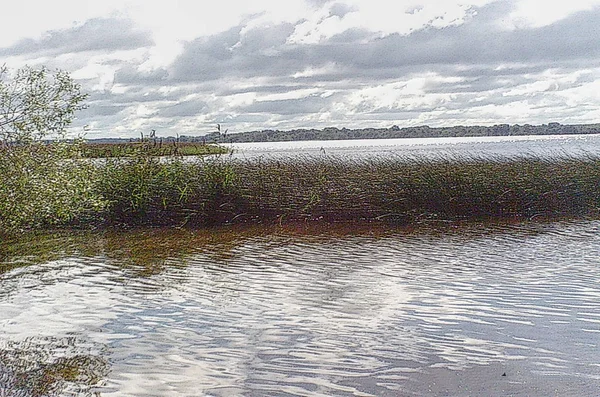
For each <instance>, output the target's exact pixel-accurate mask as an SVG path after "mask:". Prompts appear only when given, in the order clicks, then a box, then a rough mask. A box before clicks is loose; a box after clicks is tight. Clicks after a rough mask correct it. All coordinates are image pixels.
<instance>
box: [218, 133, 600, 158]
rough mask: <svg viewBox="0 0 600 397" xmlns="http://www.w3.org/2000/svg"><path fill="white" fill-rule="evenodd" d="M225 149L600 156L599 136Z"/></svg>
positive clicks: (244, 152)
mask: <svg viewBox="0 0 600 397" xmlns="http://www.w3.org/2000/svg"><path fill="white" fill-rule="evenodd" d="M226 146H227V147H229V148H231V149H233V151H234V153H233V157H234V158H241V159H244V158H247V159H252V158H255V157H282V156H283V157H289V156H297V155H302V156H306V155H308V156H321V155H324V154H325V155H332V156H337V157H343V158H356V157H372V156H376V157H381V156H409V157H435V156H440V155H442V156H443V155H447V156H457V155H458V156H464V155H473V156H482V157H485V156H515V155H522V156H532V155H535V156H556V155H564V154H569V155H586V154H596V155H600V134H590V135H535V136H534V135H530V136H489V137H460V138H414V139H360V140H341V141H295V142H252V143H232V144H226Z"/></svg>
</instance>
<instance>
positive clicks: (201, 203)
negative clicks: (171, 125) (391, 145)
mask: <svg viewBox="0 0 600 397" xmlns="http://www.w3.org/2000/svg"><path fill="white" fill-rule="evenodd" d="M70 161H74V160H70ZM86 164H87V165H85V166H84V165H83V163H81V164H76V163H70V164H69V166H68V167H66V168H61V167H57V166H54V167H55V168H52V167H50V166H48V167H50V168H51V171H48V172H50V174H49V175H52V176H53V177H52V178H47V177H46V176H47V175H46V174H42V175H41V176H40V177H36V178H37V179H36V181H38V182H36V183H37V185H35V184H33V185H32V182H31V181H30V180H29V179H27V178H25V183H24V184H20V185H19V183H21V182H19V181H20V179H19V178H17V182H15V181H12V180H11V179H10V178H9V179H8V181H9V182H10V183H12V186H14V187H15V189H16V191H17V193H11V192H12V191H11V189H6V181H7V179H6V177H5V176H4V177H0V179H1V178H4V179H3V180H2V183H4V188H1V187H0V195H2V194H3V195H4V196H6V195H7V194H13V196H11V197H17V201H16V203H17V204H14V205H13V207H14V208H13V207H11V206H10V205H6V204H4V206H3V207H2V208H1V209H0V224H1V225H2V227H3V229H4V230H10V228H11V227H13V229H14V227H15V225H16V226H18V227H20V228H32V227H33V228H35V227H44V226H56V225H63V226H72V225H78V226H83V227H88V226H102V225H122V226H136V225H146V226H210V225H220V224H226V223H244V222H248V223H270V224H276V223H279V224H281V223H287V222H296V221H315V220H316V221H325V222H347V221H350V222H354V221H357V222H391V223H397V224H416V223H422V222H429V221H461V220H474V219H478V220H486V219H487V220H493V219H535V218H538V217H544V218H565V217H567V218H569V217H583V216H597V215H598V213H599V211H598V210H599V208H600V189H599V186H600V184H599V183H600V157H597V156H592V155H589V156H586V157H569V156H564V155H557V156H554V157H550V156H548V157H533V156H523V157H510V158H506V157H492V158H489V157H486V158H482V157H475V156H463V157H458V156H451V157H443V156H440V157H437V158H433V159H431V158H428V159H423V158H416V157H382V158H366V159H342V158H336V157H329V156H319V157H290V158H259V159H254V160H236V159H232V158H229V157H217V158H210V159H208V158H201V159H198V160H196V161H192V162H188V161H184V160H183V159H182V158H179V157H176V158H168V159H164V158H163V159H158V158H156V157H153V156H135V157H131V158H119V159H107V160H105V161H102V162H100V163H93V166H92V167H91V168H90V166H89V164H92V163H90V162H87V163H86ZM73 170H77V172H76V173H75V174H71V173H72V172H74V171H73ZM20 172H21V171H20ZM23 172H24V171H23ZM44 172H45V171H44ZM42 177H43V178H42ZM70 178H71V179H73V180H70ZM40 180H44V181H46V182H44V183H41V182H39V181H40ZM34 185H35V186H34ZM0 186H2V185H0ZM28 189H33V191H34V192H35V197H33V198H30V197H29V196H30V195H31V191H32V190H28ZM15 194H16V195H15ZM5 200H6V198H5ZM28 200H33V202H34V204H35V205H33V206H32V207H31V210H29V209H28V210H27V211H22V208H21V207H23V206H25V207H23V208H27V207H26V205H28V204H27V201H28ZM46 201H47V202H48V204H46V205H45V206H44V205H42V204H44V203H46ZM36 209H37V212H36ZM44 211H45V212H44ZM7 214H8V216H7ZM22 214H24V215H22ZM11 221H12V223H10V222H11Z"/></svg>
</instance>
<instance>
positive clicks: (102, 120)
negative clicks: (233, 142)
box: [0, 0, 600, 138]
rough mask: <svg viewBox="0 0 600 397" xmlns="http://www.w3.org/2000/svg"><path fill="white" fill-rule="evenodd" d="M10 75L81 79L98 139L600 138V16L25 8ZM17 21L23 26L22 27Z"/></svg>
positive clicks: (592, 12)
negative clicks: (557, 127) (592, 131)
mask: <svg viewBox="0 0 600 397" xmlns="http://www.w3.org/2000/svg"><path fill="white" fill-rule="evenodd" d="M2 13H3V15H4V18H3V23H2V24H0V63H6V64H7V65H8V66H9V67H12V68H17V67H20V66H23V65H26V64H28V65H32V66H37V65H45V66H48V67H50V68H60V69H63V70H67V71H69V72H71V74H72V76H73V77H74V78H75V79H76V80H77V81H79V82H80V83H81V84H82V85H83V87H84V89H85V91H86V92H88V93H89V99H88V101H87V103H88V105H89V108H88V109H86V110H84V111H82V112H80V113H79V114H78V120H77V121H76V123H75V124H74V130H77V129H79V130H81V129H82V128H83V126H84V125H87V126H88V127H87V129H88V132H87V136H88V137H90V138H95V137H101V136H113V137H114V136H121V137H130V136H139V133H140V132H141V131H143V132H149V131H150V130H151V129H156V130H157V133H158V134H159V135H161V136H167V135H175V134H176V133H179V134H180V135H203V134H206V133H208V132H212V131H214V129H215V125H216V123H221V124H223V125H224V126H225V127H226V128H229V129H230V131H231V132H241V131H248V130H260V129H267V128H273V129H291V128H311V127H316V128H323V127H328V126H338V127H347V128H362V127H389V126H391V125H394V124H396V125H399V126H413V125H425V124H426V125H429V126H446V125H459V124H482V125H491V124H498V123H510V124H515V123H519V124H524V123H530V124H541V123H548V122H552V121H556V122H560V123H565V124H566V123H593V122H600V23H599V21H600V0H569V1H563V0H421V1H418V0H415V1H413V0H333V1H327V0H285V1H277V0H271V1H268V0H253V1H245V0H219V1H210V2H209V1H202V0H172V1H168V2H167V1H142V0H103V1H98V0H94V1H87V0H53V1H43V0H19V1H10V2H7V3H6V4H3V10H2ZM7 16H10V17H9V18H7Z"/></svg>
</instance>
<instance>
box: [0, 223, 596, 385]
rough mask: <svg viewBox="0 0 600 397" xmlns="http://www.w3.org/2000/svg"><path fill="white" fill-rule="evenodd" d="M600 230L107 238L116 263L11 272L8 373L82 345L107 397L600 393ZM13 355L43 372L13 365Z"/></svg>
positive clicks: (94, 255)
mask: <svg viewBox="0 0 600 397" xmlns="http://www.w3.org/2000/svg"><path fill="white" fill-rule="evenodd" d="M598 231H600V222H596V221H580V222H563V223H552V224H533V223H532V224H517V225H471V226H463V227H457V228H448V229H445V230H443V231H436V230H429V231H428V230H425V231H412V232H411V231H407V230H404V231H402V230H400V231H396V232H383V233H379V232H377V233H372V232H355V233H343V234H341V235H336V234H335V233H317V234H311V233H308V234H303V233H291V234H290V233H289V232H287V231H281V230H280V231H275V232H267V233H263V234H261V233H253V234H250V235H244V234H242V233H238V234H235V233H233V234H231V233H230V232H224V231H218V232H212V233H214V234H212V235H210V236H209V237H210V238H208V237H207V236H205V235H200V234H201V233H200V234H194V232H190V234H178V235H169V234H168V233H167V234H166V235H164V236H162V237H160V236H155V235H152V234H151V233H145V234H140V235H138V236H136V237H137V239H138V242H139V244H140V246H142V245H143V244H146V245H147V246H148V247H154V248H148V249H149V250H150V251H145V250H142V249H133V248H132V247H131V246H128V245H127V243H125V242H118V240H112V237H110V236H109V237H107V236H106V235H99V236H97V239H99V240H101V243H98V244H97V245H98V246H100V247H102V248H101V249H100V250H89V249H88V250H87V251H85V252H86V255H77V253H76V252H75V253H71V254H69V255H67V256H65V257H62V258H59V259H56V260H52V261H46V262H42V263H39V264H35V263H34V264H31V265H29V266H24V267H19V268H15V269H13V270H10V271H8V272H5V273H4V274H0V280H1V282H2V286H3V288H2V291H0V330H1V332H2V334H3V335H5V344H4V345H0V369H1V370H3V371H4V372H5V373H8V371H9V369H7V368H8V367H9V366H10V371H11V373H21V374H22V373H26V374H29V375H28V376H33V375H31V374H32V373H33V372H35V371H38V370H39V368H40V366H39V365H38V366H37V367H36V366H35V365H34V366H33V367H31V365H32V363H31V361H34V362H35V361H37V362H38V364H39V362H56V360H57V359H58V358H59V357H61V354H63V353H61V350H60V348H58V347H56V346H54V345H53V344H52V343H50V344H48V345H47V346H46V352H45V353H44V355H45V356H44V357H51V358H52V360H54V361H52V360H49V359H48V358H46V359H42V358H40V357H38V356H39V354H38V353H36V351H39V350H40V349H39V348H35V347H31V344H28V342H26V341H29V340H31V338H37V339H35V340H36V341H37V342H36V343H40V342H39V341H41V340H52V341H56V340H61V338H75V339H74V340H77V341H85V343H82V342H78V345H81V346H85V348H81V349H80V350H81V351H82V352H83V353H81V354H84V355H86V356H87V357H99V356H101V359H102V360H104V361H103V362H108V363H110V373H108V372H106V373H102V376H103V377H104V378H103V380H102V382H100V383H98V382H96V383H94V384H93V385H92V386H93V387H96V388H98V390H100V391H101V392H102V395H103V396H135V395H139V396H142V395H144V396H153V395H154V396H162V395H170V396H177V395H181V396H184V395H190V394H192V395H199V394H200V395H209V396H230V395H247V396H262V395H278V396H286V395H289V396H293V395H302V396H329V395H341V396H343V395H349V396H350V395H356V396H359V395H360V396H385V395H390V396H392V395H393V396H395V395H407V396H409V395H410V396H412V395H415V396H417V395H448V394H450V395H473V393H475V394H486V395H504V394H510V395H531V394H532V393H533V394H539V393H536V391H540V392H542V393H543V392H544V391H549V393H550V394H556V393H558V392H560V393H559V394H561V395H578V394H579V395H586V392H588V391H590V390H596V391H597V390H600V376H599V373H600V370H599V368H600V362H599V361H598V358H597V351H598V340H599V339H598V337H599V335H598V334H599V333H600V303H599V302H600V273H598V271H597V269H598V265H599V263H600V259H599V258H600V233H598ZM173 233H182V232H173ZM228 238H230V240H228ZM128 239H131V236H129V237H128ZM156 239H159V240H156ZM170 240H173V241H174V242H173V244H177V246H176V248H173V247H170V246H169V241H170ZM152 249H154V251H152ZM80 251H82V252H83V251H84V249H83V248H81V249H80ZM142 253H143V254H142ZM34 262H35V261H34ZM44 338H46V339H44ZM48 338H50V339H48ZM6 343H9V344H18V343H21V344H24V345H23V346H25V347H24V348H23V349H22V350H26V351H27V352H28V355H25V356H24V357H27V358H26V359H23V360H22V362H21V364H16V363H15V361H7V359H5V360H4V361H2V357H8V355H7V353H6V352H8V351H12V350H10V348H8V347H7V346H8V345H6ZM89 346H95V347H94V348H93V352H90V348H89ZM86 349H87V350H86ZM2 352H4V353H5V354H4V356H2ZM69 354H70V357H74V356H76V355H77V354H76V353H69ZM36 355H37V356H36ZM36 357H37V358H36ZM28 360H29V364H27V365H25V364H26V363H27V362H28ZM44 360H46V361H44ZM93 360H95V358H94V359H93ZM93 360H92V361H89V360H88V361H86V363H89V362H96V361H93ZM48 365H49V364H48ZM82 365H84V366H85V365H88V364H85V363H84V364H82ZM3 366H4V367H3ZM31 368H34V369H31ZM35 368H38V369H35ZM32 371H33V372H32ZM503 373H506V374H507V376H506V377H502V376H501V375H502V374H503ZM94 374H96V372H94ZM0 379H3V378H1V377H0ZM61 379H62V378H61ZM7 382H8V381H5V382H4V383H2V381H1V380H0V391H2V390H3V388H4V390H8V388H9V386H8V385H9V383H7ZM57 382H58V381H57ZM62 382H63V383H64V382H67V383H69V382H70V383H69V384H70V385H71V389H73V390H74V387H75V386H77V385H80V386H81V385H82V384H83V383H85V382H83V381H82V380H80V379H71V380H64V379H63V380H62ZM77 382H79V383H77ZM82 382H83V383H82ZM88 383H89V382H88ZM10 387H14V384H13V386H10ZM71 389H69V390H71ZM57 390H58V389H57ZM82 390H84V389H82ZM85 390H88V391H89V384H88V389H85ZM477 390H479V392H480V393H477ZM24 393H25V394H24V395H28V394H27V393H26V392H24ZM31 393H33V392H31ZM82 393H83V392H82ZM86 393H87V391H86ZM0 395H1V393H0ZM9 395H11V394H10V392H9ZM31 395H33V394H31Z"/></svg>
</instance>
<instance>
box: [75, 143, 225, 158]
mask: <svg viewBox="0 0 600 397" xmlns="http://www.w3.org/2000/svg"><path fill="white" fill-rule="evenodd" d="M140 153H143V154H144V155H148V156H159V157H162V156H206V155H210V154H225V153H228V149H227V148H225V147H223V146H219V145H215V144H202V143H196V142H176V141H164V142H163V141H162V140H159V139H154V140H149V141H141V142H140V141H137V142H127V143H85V144H83V145H82V154H83V156H84V157H87V158H112V157H135V156H139V155H140Z"/></svg>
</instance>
